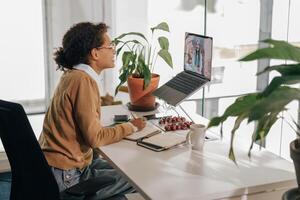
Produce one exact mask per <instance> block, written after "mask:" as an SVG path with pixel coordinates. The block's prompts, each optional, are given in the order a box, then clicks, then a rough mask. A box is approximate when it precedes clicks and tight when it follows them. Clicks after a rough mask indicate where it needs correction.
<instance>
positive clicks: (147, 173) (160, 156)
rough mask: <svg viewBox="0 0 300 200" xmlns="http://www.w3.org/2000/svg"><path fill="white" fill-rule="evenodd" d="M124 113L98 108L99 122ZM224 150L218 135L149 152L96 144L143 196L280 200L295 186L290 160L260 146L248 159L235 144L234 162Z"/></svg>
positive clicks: (128, 146) (128, 143)
mask: <svg viewBox="0 0 300 200" xmlns="http://www.w3.org/2000/svg"><path fill="white" fill-rule="evenodd" d="M127 112H128V111H127V110H126V109H125V108H124V107H122V106H107V107H102V116H105V118H106V119H105V120H104V121H103V123H104V124H106V125H108V124H111V123H112V117H113V115H114V114H116V113H118V114H124V113H127ZM238 143H239V144H241V143H240V141H238ZM228 149H229V145H228V143H227V142H225V141H223V142H222V141H219V140H215V141H210V142H206V143H205V146H204V150H203V152H202V153H201V152H197V151H191V150H190V149H189V148H188V147H187V146H180V147H178V148H173V149H170V150H167V151H164V152H154V151H151V150H148V149H145V148H143V147H139V146H137V145H136V144H135V143H134V142H131V141H126V140H123V141H121V142H119V143H115V144H111V145H108V146H104V147H101V148H100V150H101V152H102V155H103V156H104V157H105V158H107V159H108V160H109V161H110V162H111V163H112V164H113V165H114V166H115V167H116V168H117V169H119V170H120V172H121V173H123V174H124V175H125V176H126V177H127V178H128V179H129V180H130V182H131V183H132V184H133V185H134V186H135V187H136V189H137V190H138V191H139V192H140V193H141V194H142V195H143V196H144V197H145V198H146V199H162V200H166V199H170V200H171V199H172V200H173V199H184V200H186V199H236V200H237V199H260V200H262V199H281V194H282V193H283V192H284V191H285V190H287V189H289V188H292V187H295V186H296V181H295V174H294V168H293V164H292V163H290V162H288V161H286V160H284V159H282V158H280V157H278V156H276V155H274V154H272V153H270V152H268V151H266V150H262V151H255V150H254V151H253V154H252V161H251V162H250V161H249V159H248V157H247V151H248V146H247V147H246V148H245V149H242V148H237V145H236V147H235V152H236V156H237V157H238V164H239V165H238V166H236V165H235V164H234V163H233V162H232V161H230V160H229V159H228V157H227V152H228ZM245 196H247V197H245Z"/></svg>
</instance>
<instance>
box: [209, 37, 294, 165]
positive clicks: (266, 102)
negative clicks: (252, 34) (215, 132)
mask: <svg viewBox="0 0 300 200" xmlns="http://www.w3.org/2000/svg"><path fill="white" fill-rule="evenodd" d="M263 42H265V43H268V44H269V45H270V47H268V48H263V49H258V50H256V51H255V52H253V53H251V54H249V55H247V56H246V57H244V58H242V59H240V61H253V60H257V59H282V60H287V61H294V62H293V63H292V64H281V65H274V66H269V67H267V68H266V69H265V70H263V71H262V72H259V73H258V74H257V75H260V74H263V73H266V72H270V71H274V70H275V71H277V72H279V75H278V76H276V77H274V78H273V79H272V80H271V82H270V83H269V84H268V86H267V87H266V88H265V89H264V90H263V91H262V92H256V93H251V94H247V95H245V96H242V97H239V98H238V99H236V101H235V102H234V103H233V104H231V105H230V106H229V107H228V108H227V109H226V110H225V112H224V114H223V115H222V116H220V117H214V118H212V119H211V121H210V123H209V125H208V127H212V126H218V125H221V134H222V125H223V122H224V121H226V120H227V118H228V117H236V120H235V124H234V127H233V129H232V131H231V144H230V150H229V158H230V159H231V160H233V161H234V162H236V160H235V155H234V149H233V141H234V136H235V132H236V130H237V129H238V128H239V126H240V124H241V123H242V122H243V121H244V120H247V121H248V123H250V122H253V121H256V122H257V126H256V128H255V130H254V132H253V134H252V144H251V146H250V149H249V153H248V155H249V156H250V155H251V154H250V153H251V149H252V147H253V143H254V142H255V141H258V140H259V141H260V145H262V143H263V141H264V139H265V137H266V136H267V135H268V133H269V131H270V128H271V127H272V125H273V124H274V123H275V122H276V121H277V119H279V118H280V116H279V114H280V113H281V112H282V111H285V110H286V108H285V107H286V105H287V104H289V103H290V102H291V101H293V100H300V90H299V89H298V88H293V87H290V86H288V85H293V84H297V83H299V82H300V63H299V62H300V48H299V47H296V46H293V45H291V44H289V43H287V42H284V41H278V40H272V39H267V40H264V41H263ZM293 123H294V124H295V125H296V127H297V129H299V125H298V124H297V123H296V122H295V120H293ZM295 132H296V133H297V134H298V135H299V133H298V132H297V130H295Z"/></svg>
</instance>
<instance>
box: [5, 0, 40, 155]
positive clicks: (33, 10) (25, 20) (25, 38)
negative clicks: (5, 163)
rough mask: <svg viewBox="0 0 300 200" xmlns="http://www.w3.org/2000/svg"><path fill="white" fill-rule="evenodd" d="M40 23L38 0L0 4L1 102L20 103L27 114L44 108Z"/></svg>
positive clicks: (31, 119)
mask: <svg viewBox="0 0 300 200" xmlns="http://www.w3.org/2000/svg"><path fill="white" fill-rule="evenodd" d="M42 20H43V15H42V1H40V0H33V1H1V2H0V27H1V32H0V55H1V56H0V63H1V67H0V91H1V92H0V99H3V100H9V101H15V102H16V101H17V102H21V103H22V104H23V106H25V108H27V109H26V111H27V112H34V111H35V110H34V109H33V106H34V105H42V106H44V99H45V78H44V77H45V76H44V47H43V21H42ZM34 107H35V106H34ZM43 109H44V108H43ZM43 109H42V110H43ZM40 110H41V109H39V111H40ZM33 118H34V117H30V121H31V122H32V121H36V120H35V119H33ZM39 120H40V119H39ZM3 150H4V149H3V146H2V143H1V142H0V151H3Z"/></svg>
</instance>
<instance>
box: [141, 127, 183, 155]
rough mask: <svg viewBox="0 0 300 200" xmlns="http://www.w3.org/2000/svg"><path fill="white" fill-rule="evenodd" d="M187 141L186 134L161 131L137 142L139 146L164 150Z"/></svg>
mask: <svg viewBox="0 0 300 200" xmlns="http://www.w3.org/2000/svg"><path fill="white" fill-rule="evenodd" d="M185 142H186V136H183V135H178V134H176V133H173V132H172V133H161V134H157V135H154V136H152V137H148V138H144V139H142V140H140V141H138V142H137V144H138V145H139V146H143V147H146V148H148V149H151V150H153V151H163V150H166V149H169V148H171V147H174V146H176V145H179V144H182V143H185Z"/></svg>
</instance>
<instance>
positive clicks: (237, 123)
mask: <svg viewBox="0 0 300 200" xmlns="http://www.w3.org/2000/svg"><path fill="white" fill-rule="evenodd" d="M246 118H247V113H244V114H241V115H240V116H238V117H237V119H236V120H235V123H234V127H233V129H232V131H231V139H230V149H229V155H228V157H229V159H231V160H232V161H233V162H234V163H235V164H236V160H235V155H234V151H233V141H234V136H235V132H236V130H237V129H238V128H239V127H240V125H241V123H242V122H243V121H244V119H246Z"/></svg>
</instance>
